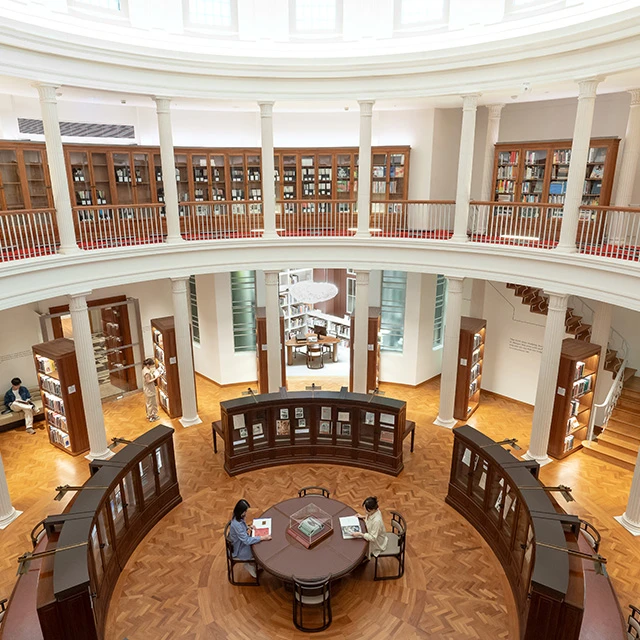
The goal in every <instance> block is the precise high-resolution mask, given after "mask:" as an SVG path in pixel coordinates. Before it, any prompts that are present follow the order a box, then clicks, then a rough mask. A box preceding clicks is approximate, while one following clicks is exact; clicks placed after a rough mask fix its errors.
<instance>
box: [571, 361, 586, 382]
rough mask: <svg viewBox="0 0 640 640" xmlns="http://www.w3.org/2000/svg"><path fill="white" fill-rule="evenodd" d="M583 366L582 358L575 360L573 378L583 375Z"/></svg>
mask: <svg viewBox="0 0 640 640" xmlns="http://www.w3.org/2000/svg"><path fill="white" fill-rule="evenodd" d="M584 367H585V363H584V362H583V361H582V360H578V362H576V371H575V374H574V376H573V379H574V380H577V379H578V378H582V376H583V375H584Z"/></svg>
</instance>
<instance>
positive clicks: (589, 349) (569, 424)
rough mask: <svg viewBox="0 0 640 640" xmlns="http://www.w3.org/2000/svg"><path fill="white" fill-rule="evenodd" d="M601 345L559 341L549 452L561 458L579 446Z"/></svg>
mask: <svg viewBox="0 0 640 640" xmlns="http://www.w3.org/2000/svg"><path fill="white" fill-rule="evenodd" d="M601 350H602V349H601V347H599V346H598V345H597V344H591V343H590V342H583V341H582V340H575V339H574V338H566V339H565V340H563V342H562V352H561V354H560V366H559V368H558V384H557V385H556V395H555V401H554V404H553V417H552V420H551V433H550V435H549V450H548V452H549V455H551V456H553V457H554V458H565V457H566V456H568V455H570V454H572V453H575V452H576V451H578V449H581V448H582V442H583V440H584V439H585V438H586V436H587V430H588V426H589V420H590V418H591V411H592V407H593V398H594V392H595V387H596V377H597V373H598V364H599V361H600V352H601Z"/></svg>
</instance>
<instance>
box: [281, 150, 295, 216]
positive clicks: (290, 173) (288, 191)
mask: <svg viewBox="0 0 640 640" xmlns="http://www.w3.org/2000/svg"><path fill="white" fill-rule="evenodd" d="M297 198H298V158H297V156H295V155H286V154H285V155H283V156H282V199H283V200H296V199H297ZM285 212H286V209H285Z"/></svg>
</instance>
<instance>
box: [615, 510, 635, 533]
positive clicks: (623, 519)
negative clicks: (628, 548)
mask: <svg viewBox="0 0 640 640" xmlns="http://www.w3.org/2000/svg"><path fill="white" fill-rule="evenodd" d="M626 516H627V514H626V512H625V513H623V514H622V515H621V516H614V517H613V519H614V520H617V521H618V522H619V523H620V524H621V525H622V526H623V527H624V528H625V529H626V530H627V531H628V532H629V533H630V534H631V535H633V536H640V526H638V525H636V524H633V522H629V520H627V517H626Z"/></svg>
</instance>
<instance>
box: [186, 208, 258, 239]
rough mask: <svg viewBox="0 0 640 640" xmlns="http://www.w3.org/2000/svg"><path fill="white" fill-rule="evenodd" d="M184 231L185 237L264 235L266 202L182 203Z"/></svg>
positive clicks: (216, 237)
mask: <svg viewBox="0 0 640 640" xmlns="http://www.w3.org/2000/svg"><path fill="white" fill-rule="evenodd" d="M179 213H180V232H181V234H182V237H183V238H184V239H185V240H221V239H230V238H260V237H262V233H263V230H264V216H263V214H262V202H258V201H255V200H238V201H233V202H228V201H219V202H183V203H180V207H179Z"/></svg>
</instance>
